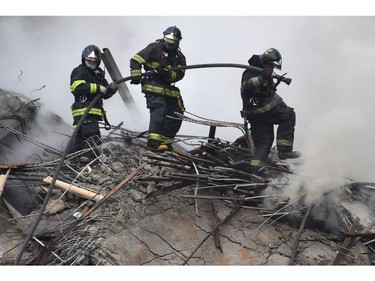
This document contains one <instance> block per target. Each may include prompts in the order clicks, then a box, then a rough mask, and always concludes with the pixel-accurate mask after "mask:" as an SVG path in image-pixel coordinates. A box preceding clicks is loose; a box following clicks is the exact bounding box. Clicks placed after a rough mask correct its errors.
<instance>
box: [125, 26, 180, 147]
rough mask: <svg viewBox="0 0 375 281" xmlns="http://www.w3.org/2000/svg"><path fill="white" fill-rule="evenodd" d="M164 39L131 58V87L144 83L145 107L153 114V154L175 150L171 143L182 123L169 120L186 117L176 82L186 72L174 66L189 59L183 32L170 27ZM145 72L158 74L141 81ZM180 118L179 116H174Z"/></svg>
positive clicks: (150, 131) (150, 142)
mask: <svg viewBox="0 0 375 281" xmlns="http://www.w3.org/2000/svg"><path fill="white" fill-rule="evenodd" d="M163 35H164V37H163V38H162V39H158V40H156V41H155V42H152V43H150V44H149V45H148V46H147V47H146V48H144V49H143V50H141V51H139V52H138V53H137V54H136V55H134V56H133V57H132V58H131V59H130V74H131V77H132V80H131V82H130V83H131V84H140V83H141V84H142V93H144V94H145V98H146V105H147V108H148V109H149V111H150V123H149V129H148V140H147V148H148V149H149V150H153V151H165V150H173V147H172V142H173V141H174V138H175V136H176V134H177V132H178V131H179V130H180V127H181V123H182V120H178V119H172V118H168V117H167V116H174V115H175V114H174V113H175V112H178V113H180V114H183V112H184V110H185V108H184V105H183V100H182V97H181V93H180V89H179V88H177V87H176V86H175V85H174V83H176V82H178V81H180V80H181V79H182V78H184V76H185V70H178V71H174V70H171V68H172V67H178V66H186V59H185V56H184V55H183V53H182V52H181V50H180V48H179V43H180V40H181V39H182V36H181V30H180V29H179V28H177V27H176V26H171V27H168V28H167V29H166V30H165V31H164V32H163ZM142 66H143V68H144V70H145V71H154V73H155V74H153V75H151V76H145V77H143V78H142V74H141V70H142ZM175 117H177V116H175Z"/></svg>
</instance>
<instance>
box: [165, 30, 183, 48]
mask: <svg viewBox="0 0 375 281" xmlns="http://www.w3.org/2000/svg"><path fill="white" fill-rule="evenodd" d="M179 42H180V40H178V38H177V37H176V36H175V35H174V34H173V33H170V34H167V35H165V36H164V43H165V48H166V49H167V50H170V51H171V50H175V49H177V48H178V44H179Z"/></svg>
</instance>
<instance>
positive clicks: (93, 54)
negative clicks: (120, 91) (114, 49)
mask: <svg viewBox="0 0 375 281" xmlns="http://www.w3.org/2000/svg"><path fill="white" fill-rule="evenodd" d="M100 62H101V52H100V49H99V48H98V47H97V46H95V45H88V46H87V47H85V48H84V49H83V51H82V55H81V64H80V65H79V66H78V67H76V68H74V69H73V71H72V73H71V76H70V91H71V92H72V94H73V95H74V103H73V104H72V106H71V110H72V115H73V128H74V129H75V128H76V126H77V124H78V122H79V120H80V119H81V117H82V115H83V114H84V113H85V111H86V109H87V107H88V105H89V104H90V103H91V101H92V100H93V99H94V97H95V96H96V95H98V94H99V93H102V94H103V97H102V98H100V99H99V100H98V101H97V103H96V104H95V105H94V106H93V107H92V108H91V109H90V111H89V114H88V115H87V116H86V118H85V121H84V123H83V124H82V126H81V127H80V128H79V130H78V132H77V135H76V136H75V139H74V141H73V144H72V146H71V147H70V150H69V151H70V153H72V152H76V151H78V150H81V149H85V148H89V147H90V146H92V145H93V144H94V143H91V144H90V141H94V142H95V143H96V144H98V142H99V140H100V136H101V134H100V129H99V121H103V120H104V121H105V124H106V127H108V125H109V123H108V121H107V118H106V115H105V111H104V109H103V99H109V98H110V97H112V96H113V95H114V94H115V93H116V91H117V85H116V84H115V83H113V82H112V83H111V84H108V81H107V80H106V79H105V72H104V71H103V70H102V69H101V68H100V67H99V65H100ZM86 156H87V158H89V159H88V160H90V159H92V158H93V157H95V155H93V154H90V153H88V154H86Z"/></svg>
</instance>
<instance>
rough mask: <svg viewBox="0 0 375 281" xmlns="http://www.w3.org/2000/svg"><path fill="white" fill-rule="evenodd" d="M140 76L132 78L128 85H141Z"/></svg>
mask: <svg viewBox="0 0 375 281" xmlns="http://www.w3.org/2000/svg"><path fill="white" fill-rule="evenodd" d="M141 79H142V76H134V77H132V80H131V81H130V84H134V85H138V84H139V83H141Z"/></svg>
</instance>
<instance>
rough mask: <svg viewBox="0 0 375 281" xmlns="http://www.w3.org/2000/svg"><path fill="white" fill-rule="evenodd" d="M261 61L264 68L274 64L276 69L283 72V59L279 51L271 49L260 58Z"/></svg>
mask: <svg viewBox="0 0 375 281" xmlns="http://www.w3.org/2000/svg"><path fill="white" fill-rule="evenodd" d="M259 59H260V62H261V64H262V65H263V66H264V65H266V64H269V63H272V64H273V65H274V67H275V68H277V69H279V70H281V64H282V59H281V54H280V52H279V51H278V50H276V49H274V48H269V49H267V50H266V51H265V52H264V53H263V54H261V55H260V56H259Z"/></svg>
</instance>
